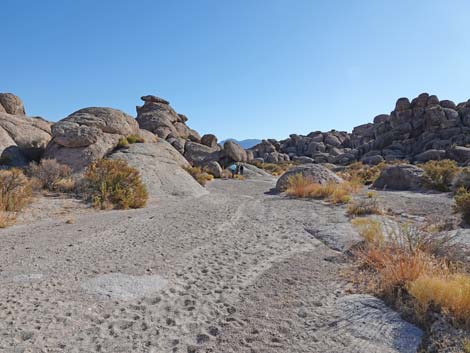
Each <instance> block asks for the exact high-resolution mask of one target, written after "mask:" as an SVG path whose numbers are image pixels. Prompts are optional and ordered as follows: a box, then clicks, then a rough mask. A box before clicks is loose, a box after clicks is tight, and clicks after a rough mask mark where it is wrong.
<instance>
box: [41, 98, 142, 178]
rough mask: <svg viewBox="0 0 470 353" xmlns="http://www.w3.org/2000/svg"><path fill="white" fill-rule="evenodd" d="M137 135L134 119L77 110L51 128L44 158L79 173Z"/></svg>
mask: <svg viewBox="0 0 470 353" xmlns="http://www.w3.org/2000/svg"><path fill="white" fill-rule="evenodd" d="M138 134H139V125H138V124H137V122H136V121H135V119H134V118H133V117H131V116H129V115H127V114H126V113H124V112H122V111H120V110H117V109H112V108H96V107H92V108H84V109H80V110H78V111H76V112H74V113H72V114H70V115H69V116H68V117H66V118H65V119H62V120H60V121H59V122H57V123H55V124H54V125H53V126H52V140H51V141H50V143H49V144H48V146H47V149H46V152H45V155H44V158H48V159H55V160H57V161H58V162H59V163H61V164H66V165H68V166H70V167H71V168H72V169H73V170H74V171H80V170H83V169H84V168H85V167H86V166H88V165H89V164H91V163H93V162H94V161H96V160H98V159H100V158H103V157H105V156H107V155H108V154H109V153H111V152H112V151H113V150H114V149H115V148H116V146H117V145H118V143H119V141H120V139H122V138H125V137H127V136H130V135H138Z"/></svg>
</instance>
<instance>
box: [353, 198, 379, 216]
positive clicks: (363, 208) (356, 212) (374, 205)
mask: <svg viewBox="0 0 470 353" xmlns="http://www.w3.org/2000/svg"><path fill="white" fill-rule="evenodd" d="M347 214H348V215H349V216H353V217H357V216H367V215H371V214H382V210H381V208H380V206H379V203H378V201H377V197H376V196H369V195H367V198H361V199H359V200H355V201H353V202H351V203H350V204H349V206H348V210H347Z"/></svg>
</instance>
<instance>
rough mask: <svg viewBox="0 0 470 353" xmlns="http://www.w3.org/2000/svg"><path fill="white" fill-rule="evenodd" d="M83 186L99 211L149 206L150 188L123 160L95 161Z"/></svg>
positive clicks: (87, 171) (86, 173)
mask: <svg viewBox="0 0 470 353" xmlns="http://www.w3.org/2000/svg"><path fill="white" fill-rule="evenodd" d="M84 185H85V192H86V193H87V195H88V196H89V198H90V199H91V201H92V203H93V206H94V207H96V208H101V209H109V208H118V209H128V208H140V207H144V206H145V204H146V203H147V199H148V193H147V189H146V187H145V185H144V184H143V183H142V180H141V178H140V175H139V172H138V171H137V169H135V168H132V167H130V166H128V165H127V163H126V162H125V161H122V160H106V159H102V160H98V161H96V162H94V163H93V164H91V165H90V166H89V167H88V168H87V170H86V171H85V174H84Z"/></svg>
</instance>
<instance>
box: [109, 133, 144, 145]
mask: <svg viewBox="0 0 470 353" xmlns="http://www.w3.org/2000/svg"><path fill="white" fill-rule="evenodd" d="M144 142H145V139H143V138H142V137H140V136H137V135H129V136H127V137H123V138H121V139H119V141H118V144H117V146H116V147H117V148H126V147H127V146H129V145H132V144H134V143H144Z"/></svg>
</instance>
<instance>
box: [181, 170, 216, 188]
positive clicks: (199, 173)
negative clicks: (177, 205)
mask: <svg viewBox="0 0 470 353" xmlns="http://www.w3.org/2000/svg"><path fill="white" fill-rule="evenodd" d="M185 170H186V171H187V172H188V173H189V174H190V175H191V176H192V177H193V178H194V180H196V181H197V182H198V183H199V184H200V185H202V186H205V185H206V184H207V182H209V181H211V180H213V179H214V176H213V175H212V174H209V173H206V172H205V171H204V170H202V168H201V167H188V168H185Z"/></svg>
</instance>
